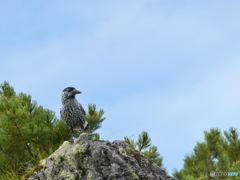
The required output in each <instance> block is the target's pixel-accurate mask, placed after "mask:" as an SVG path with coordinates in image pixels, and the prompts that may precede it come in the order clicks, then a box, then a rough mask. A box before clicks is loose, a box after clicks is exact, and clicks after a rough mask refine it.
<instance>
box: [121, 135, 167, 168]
mask: <svg viewBox="0 0 240 180" xmlns="http://www.w3.org/2000/svg"><path fill="white" fill-rule="evenodd" d="M124 140H125V142H126V143H127V144H128V145H129V146H130V147H131V148H132V149H134V150H138V151H140V152H141V153H142V154H144V155H145V156H147V157H148V158H149V160H151V161H152V162H154V163H155V164H157V165H158V166H159V167H162V160H163V158H162V157H161V156H160V154H159V153H158V152H157V150H158V148H157V147H156V146H152V145H151V138H150V137H149V135H148V133H147V132H145V131H143V132H142V133H141V134H139V136H138V140H137V141H136V142H135V141H134V140H133V139H130V138H129V137H124ZM147 148H148V149H147ZM146 149H147V150H146ZM143 150H145V151H143Z"/></svg>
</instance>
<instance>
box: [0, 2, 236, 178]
mask: <svg viewBox="0 0 240 180" xmlns="http://www.w3.org/2000/svg"><path fill="white" fill-rule="evenodd" d="M239 12H240V2H239V1H224V0H215V1H214V0H213V1H163V0H159V1H156V0H152V1H146V0H133V1H127V0H121V1H107V0H105V1H104V0H103V1H94V0H93V1H76V0H72V1H70V2H69V1H62V0H60V1H55V0H52V1H46V0H45V1H44V0H43V1H27V0H25V1H24V0H23V1H7V0H2V1H1V2H0V24H1V28H0V32H1V35H0V61H1V71H0V81H1V82H3V81H9V82H10V84H11V85H12V86H13V87H14V88H15V90H16V91H17V92H24V93H28V94H31V95H32V97H33V99H34V100H36V101H37V102H38V103H39V105H43V106H44V107H45V108H48V109H51V110H53V111H55V112H56V115H57V116H58V117H59V108H60V107H61V99H60V97H61V91H62V90H63V89H64V88H65V87H67V86H74V87H76V88H77V89H79V90H80V91H82V92H83V94H82V95H79V96H78V97H77V99H78V100H79V101H80V102H81V103H82V105H83V106H84V107H85V108H87V105H88V104H89V103H94V104H96V105H97V108H98V109H99V108H102V109H104V110H105V117H106V118H107V119H106V120H105V122H104V123H103V124H102V128H101V129H100V130H99V133H100V135H101V137H102V139H105V140H110V141H114V140H119V139H123V138H124V136H131V137H132V138H134V139H137V137H138V134H140V133H141V132H142V131H147V132H148V133H149V135H150V137H151V139H152V144H153V145H155V146H157V147H158V149H159V153H160V154H161V156H163V158H164V160H163V164H164V166H165V167H166V168H167V171H168V172H169V173H170V174H171V173H172V170H173V169H174V168H177V169H181V168H182V166H183V159H184V156H185V155H186V153H191V152H192V150H193V148H194V146H195V145H196V142H197V141H203V139H204V137H203V131H204V130H209V129H210V128H214V127H218V128H220V129H221V130H222V131H224V130H228V128H229V127H230V126H234V127H237V128H238V124H239V117H240V111H239V109H240V93H239V92H240V85H239V79H240V51H239V49H240V35H239V32H240V13H239Z"/></svg>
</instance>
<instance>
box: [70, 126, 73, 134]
mask: <svg viewBox="0 0 240 180" xmlns="http://www.w3.org/2000/svg"><path fill="white" fill-rule="evenodd" d="M70 129H71V131H72V133H73V134H74V131H73V127H72V126H71V127H70Z"/></svg>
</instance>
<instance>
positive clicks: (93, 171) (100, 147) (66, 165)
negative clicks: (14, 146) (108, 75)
mask: <svg viewBox="0 0 240 180" xmlns="http://www.w3.org/2000/svg"><path fill="white" fill-rule="evenodd" d="M40 165H41V169H40V170H38V171H37V172H35V173H34V174H33V175H32V176H30V177H29V180H45V179H46V180H128V179H129V180H130V179H132V180H174V178H172V177H170V176H169V175H168V174H167V173H166V172H165V171H164V170H162V169H161V168H159V167H158V166H157V165H155V164H154V163H152V162H151V161H149V160H148V158H147V157H145V156H144V155H142V154H141V153H140V152H138V151H135V150H132V149H130V147H129V146H128V145H127V144H126V143H125V142H124V141H114V142H112V143H111V142H109V141H92V140H88V134H87V133H83V134H81V135H80V136H79V137H78V138H77V139H75V140H74V142H72V143H71V142H68V141H65V142H64V143H63V144H62V145H61V146H60V147H59V149H58V150H56V151H55V152H54V153H53V154H52V155H51V156H49V157H48V158H46V159H43V160H42V161H41V162H40Z"/></svg>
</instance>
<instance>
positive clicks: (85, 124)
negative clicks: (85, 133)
mask: <svg viewBox="0 0 240 180" xmlns="http://www.w3.org/2000/svg"><path fill="white" fill-rule="evenodd" d="M86 128H88V122H87V121H85V123H84V125H83V130H84V129H86Z"/></svg>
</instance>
